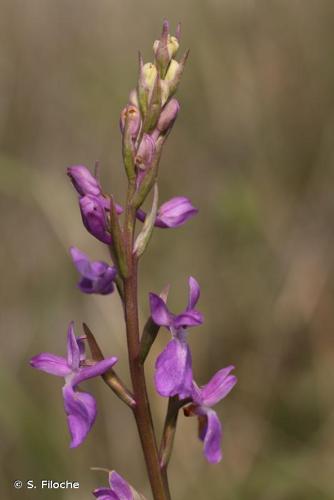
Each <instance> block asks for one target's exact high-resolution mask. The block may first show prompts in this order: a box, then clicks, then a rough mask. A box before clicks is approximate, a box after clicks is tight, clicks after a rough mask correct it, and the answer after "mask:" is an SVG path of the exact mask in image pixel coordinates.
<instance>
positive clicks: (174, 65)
mask: <svg viewBox="0 0 334 500" xmlns="http://www.w3.org/2000/svg"><path fill="white" fill-rule="evenodd" d="M179 68H180V63H178V62H177V61H176V60H175V59H172V60H171V62H170V64H169V66H168V70H167V73H166V76H165V80H166V81H167V82H170V81H171V80H173V79H174V78H175V75H177V73H178V71H179Z"/></svg>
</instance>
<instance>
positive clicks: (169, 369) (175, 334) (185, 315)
mask: <svg viewBox="0 0 334 500" xmlns="http://www.w3.org/2000/svg"><path fill="white" fill-rule="evenodd" d="M199 296H200V287H199V284H198V283H197V281H196V280H195V278H193V277H190V278H189V297H188V304H187V307H186V309H185V310H184V311H183V312H181V313H180V314H178V315H175V314H173V313H172V312H170V311H169V309H168V308H167V305H166V304H165V302H164V300H163V299H162V298H161V297H160V296H159V295H156V294H154V293H151V294H150V307H151V316H152V319H153V321H154V323H155V324H156V325H159V326H164V327H166V328H167V329H168V330H169V331H170V333H171V335H172V340H170V342H168V344H167V346H166V347H165V349H164V350H163V351H162V353H161V354H160V355H159V356H158V358H157V360H156V364H155V386H156V389H157V391H158V393H159V394H160V395H161V396H165V397H171V396H175V395H180V397H187V396H188V394H189V393H190V391H191V387H192V359H191V352H190V348H189V345H188V343H187V327H192V326H197V325H200V324H202V323H203V316H202V314H201V313H200V312H199V311H197V310H196V309H195V306H196V304H197V302H198V299H199Z"/></svg>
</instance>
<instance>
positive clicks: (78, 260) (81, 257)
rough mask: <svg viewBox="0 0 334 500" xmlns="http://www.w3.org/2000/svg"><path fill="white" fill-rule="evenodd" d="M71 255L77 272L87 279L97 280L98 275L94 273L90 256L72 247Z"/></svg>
mask: <svg viewBox="0 0 334 500" xmlns="http://www.w3.org/2000/svg"><path fill="white" fill-rule="evenodd" d="M70 253H71V257H72V260H73V263H74V265H75V267H76V269H77V271H78V272H79V273H80V274H81V275H82V276H84V277H85V278H91V279H93V278H95V276H96V273H94V271H93V269H92V267H91V263H90V260H89V258H88V256H87V255H86V254H85V253H84V252H81V250H79V248H76V247H71V248H70Z"/></svg>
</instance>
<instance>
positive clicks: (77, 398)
mask: <svg viewBox="0 0 334 500" xmlns="http://www.w3.org/2000/svg"><path fill="white" fill-rule="evenodd" d="M63 397H64V407H65V412H66V415H67V424H68V428H69V431H70V435H71V444H70V447H71V448H76V447H77V446H79V445H80V444H81V443H82V442H83V441H84V440H85V438H86V436H87V434H88V433H89V431H90V429H91V428H92V425H93V423H94V421H95V418H96V402H95V399H94V398H93V396H91V395H90V394H87V393H86V392H77V391H74V390H73V387H72V386H71V385H69V384H67V385H65V386H64V387H63Z"/></svg>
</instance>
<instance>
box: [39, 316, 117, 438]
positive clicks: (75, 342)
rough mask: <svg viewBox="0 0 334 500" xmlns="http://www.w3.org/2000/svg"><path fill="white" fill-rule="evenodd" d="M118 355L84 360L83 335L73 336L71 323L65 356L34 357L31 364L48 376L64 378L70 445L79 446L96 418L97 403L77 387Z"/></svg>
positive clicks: (42, 354) (94, 375)
mask: <svg viewBox="0 0 334 500" xmlns="http://www.w3.org/2000/svg"><path fill="white" fill-rule="evenodd" d="M116 362H117V358H115V357H112V358H107V359H104V360H103V361H99V362H97V363H95V364H93V365H89V364H87V363H86V356H85V346H84V337H76V336H75V334H74V327H73V322H71V323H70V325H69V328H68V333H67V359H66V358H63V357H60V356H56V355H55V354H51V353H48V352H43V353H41V354H38V355H37V356H34V357H33V358H32V359H31V360H30V364H31V366H32V367H34V368H37V369H38V370H41V371H43V372H46V373H50V374H51V375H56V376H58V377H64V379H65V385H64V386H63V398H64V407H65V412H66V415H67V423H68V428H69V431H70V435H71V445H70V446H71V448H75V447H77V446H79V445H80V444H81V443H82V442H83V441H84V439H85V438H86V436H87V434H88V432H89V431H90V429H91V427H92V425H93V423H94V421H95V417H96V402H95V399H94V398H93V396H91V395H90V394H88V393H86V392H79V391H78V390H77V386H78V385H79V384H80V383H81V382H83V381H84V380H88V379H90V378H94V377H97V376H99V375H103V374H104V373H106V372H107V371H108V370H109V369H110V368H111V367H112V366H113V365H114V364H115V363H116Z"/></svg>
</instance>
